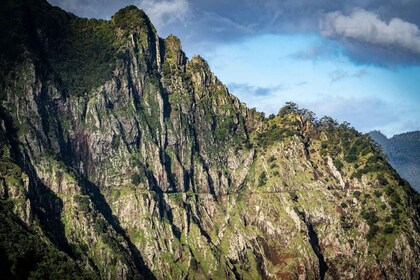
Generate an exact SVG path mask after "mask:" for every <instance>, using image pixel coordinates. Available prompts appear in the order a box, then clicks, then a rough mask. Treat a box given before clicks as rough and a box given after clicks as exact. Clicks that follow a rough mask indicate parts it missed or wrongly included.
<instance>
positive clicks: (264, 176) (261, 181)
mask: <svg viewBox="0 0 420 280" xmlns="http://www.w3.org/2000/svg"><path fill="white" fill-rule="evenodd" d="M266 182H267V173H265V171H263V172H261V174H260V177H259V178H258V187H262V186H264V185H265V183H266Z"/></svg>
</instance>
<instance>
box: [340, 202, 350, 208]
mask: <svg viewBox="0 0 420 280" xmlns="http://www.w3.org/2000/svg"><path fill="white" fill-rule="evenodd" d="M340 205H341V208H347V207H348V205H347V203H345V202H341V204H340Z"/></svg>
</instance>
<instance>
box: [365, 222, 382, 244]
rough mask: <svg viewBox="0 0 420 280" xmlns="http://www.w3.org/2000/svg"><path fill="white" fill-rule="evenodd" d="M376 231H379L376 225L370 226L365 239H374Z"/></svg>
mask: <svg viewBox="0 0 420 280" xmlns="http://www.w3.org/2000/svg"><path fill="white" fill-rule="evenodd" d="M378 230H379V227H378V226H377V225H371V226H370V229H369V231H368V233H367V234H366V238H367V239H368V240H371V239H372V238H373V237H375V235H376V233H377V232H378Z"/></svg>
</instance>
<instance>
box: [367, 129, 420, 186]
mask: <svg viewBox="0 0 420 280" xmlns="http://www.w3.org/2000/svg"><path fill="white" fill-rule="evenodd" d="M369 136H370V137H372V139H373V140H375V142H377V143H378V144H379V145H380V146H381V147H382V149H383V151H384V153H385V154H386V155H387V157H388V159H389V163H390V164H391V165H392V166H393V167H394V168H395V169H396V170H397V171H398V173H399V174H400V175H401V177H403V178H404V179H406V180H407V181H408V182H409V183H410V185H411V186H412V187H413V188H414V189H415V190H416V191H417V192H420V131H412V132H406V133H402V134H397V135H394V136H393V137H391V138H387V137H386V136H385V135H383V134H382V133H381V132H380V131H372V132H369Z"/></svg>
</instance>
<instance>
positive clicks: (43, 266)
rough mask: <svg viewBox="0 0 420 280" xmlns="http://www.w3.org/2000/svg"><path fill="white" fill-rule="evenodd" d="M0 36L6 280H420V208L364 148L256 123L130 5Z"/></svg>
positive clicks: (282, 119) (42, 16)
mask: <svg viewBox="0 0 420 280" xmlns="http://www.w3.org/2000/svg"><path fill="white" fill-rule="evenodd" d="M1 19H2V20H1V32H2V34H1V35H2V38H3V39H4V43H2V45H1V47H0V50H1V53H0V55H1V56H0V58H1V59H0V63H1V70H2V72H1V87H2V88H1V95H0V101H1V107H0V117H1V119H0V121H1V123H0V143H1V151H0V152H1V154H0V155H1V162H0V172H1V173H0V195H1V200H0V210H1V216H2V218H1V219H0V221H1V222H0V236H1V238H0V259H1V266H0V269H1V272H2V275H6V276H7V277H9V278H16V277H23V278H26V277H40V278H54V279H57V278H68V277H71V278H74V277H77V278H100V279H126V278H147V279H149V278H156V279H167V278H172V279H182V278H197V279H203V278H213V279H220V278H222V279H225V278H227V279H235V278H251V279H259V278H264V279H267V278H270V279H296V278H299V279H354V278H356V279H381V278H387V279H418V278H416V277H418V275H420V263H419V261H418V256H419V254H420V234H419V225H420V221H419V197H418V195H416V194H415V192H414V191H413V190H412V189H411V187H410V186H408V185H407V184H406V183H405V182H404V181H403V180H401V178H400V177H399V176H398V174H397V173H396V172H395V171H394V170H393V169H392V168H390V166H389V164H388V163H387V162H386V160H385V159H384V157H383V156H382V155H381V153H380V152H379V151H378V150H377V149H376V146H375V145H373V144H372V143H371V142H370V138H369V137H367V136H365V135H361V134H360V133H358V132H357V131H355V130H354V129H352V128H350V127H349V126H348V125H347V124H337V123H335V122H334V121H333V120H331V119H328V118H323V119H321V120H319V121H318V120H316V119H315V118H314V116H313V114H312V113H311V112H309V111H307V110H304V109H299V108H297V107H296V106H295V105H294V104H287V105H286V106H285V107H283V108H282V109H281V110H280V112H279V114H278V115H277V116H274V117H270V118H265V117H264V116H263V115H262V114H260V113H258V112H256V111H255V110H250V109H248V108H247V107H246V106H245V105H244V104H242V103H241V102H240V101H239V100H238V99H237V98H236V97H234V96H232V95H231V94H230V93H229V91H228V89H227V88H226V87H225V86H224V85H223V84H222V83H221V82H220V81H219V80H218V79H217V78H216V77H215V75H214V74H213V73H212V72H211V71H210V69H209V66H208V65H207V63H206V62H205V61H204V60H203V59H202V58H201V57H199V56H196V57H193V58H192V59H191V60H189V59H188V58H186V56H185V54H184V53H183V52H182V49H181V43H180V41H179V39H178V38H176V37H175V36H169V37H168V38H166V39H161V38H159V36H158V35H157V32H156V30H155V28H154V27H153V25H152V24H151V23H150V21H149V19H148V17H147V16H146V15H145V14H144V13H143V12H142V11H141V10H138V9H137V8H136V7H134V6H129V7H127V8H124V9H122V10H120V11H119V12H118V13H117V14H115V15H114V16H113V17H112V19H111V20H110V21H103V20H94V19H92V20H88V19H81V18H78V17H75V16H74V15H71V14H67V13H65V12H64V11H62V10H60V9H58V8H55V7H52V6H50V5H49V4H48V3H47V2H44V1H31V0H26V1H24V0H18V1H8V0H6V1H3V2H2V4H1ZM3 272H4V273H3Z"/></svg>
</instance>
